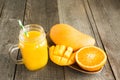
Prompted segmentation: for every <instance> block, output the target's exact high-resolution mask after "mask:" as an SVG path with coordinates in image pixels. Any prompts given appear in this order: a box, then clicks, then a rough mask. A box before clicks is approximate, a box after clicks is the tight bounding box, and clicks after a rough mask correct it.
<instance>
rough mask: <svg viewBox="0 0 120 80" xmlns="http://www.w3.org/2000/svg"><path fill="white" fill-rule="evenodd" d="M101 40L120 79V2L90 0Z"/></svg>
mask: <svg viewBox="0 0 120 80" xmlns="http://www.w3.org/2000/svg"><path fill="white" fill-rule="evenodd" d="M89 5H90V8H91V11H92V14H93V17H94V20H95V23H96V26H97V28H98V32H99V34H100V37H101V40H102V42H103V45H104V47H105V50H106V52H107V54H108V59H109V62H110V65H111V67H112V69H113V73H114V76H115V79H116V80H119V79H120V69H119V65H120V58H119V57H120V54H119V53H120V45H119V44H120V1H119V0H99V1H98V0H89Z"/></svg>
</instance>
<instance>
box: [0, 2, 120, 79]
mask: <svg viewBox="0 0 120 80" xmlns="http://www.w3.org/2000/svg"><path fill="white" fill-rule="evenodd" d="M18 19H21V20H22V21H23V23H24V24H25V25H26V24H29V23H36V24H40V25H42V26H43V28H44V30H45V32H49V30H50V28H51V26H53V25H54V24H57V23H67V24H69V25H72V26H74V28H76V29H77V30H79V31H81V32H84V33H86V34H89V35H91V36H93V37H94V38H95V40H96V46H98V47H100V48H102V49H103V50H104V51H105V52H106V53H107V55H108V61H107V64H106V65H105V67H104V69H103V71H102V72H101V73H98V74H94V75H88V74H83V73H81V72H78V71H75V70H73V69H71V68H69V67H60V66H57V65H55V64H54V63H52V62H51V61H50V60H49V62H48V64H47V66H46V67H44V68H43V69H41V70H38V71H33V72H31V71H28V70H27V69H26V68H25V67H24V65H15V64H14V62H12V61H11V60H10V58H9V55H8V49H9V47H10V46H11V45H13V44H15V43H17V42H18V35H19V30H20V28H19V26H18V23H17V20H18ZM119 57H120V0H0V80H120V69H119V66H120V58H119Z"/></svg>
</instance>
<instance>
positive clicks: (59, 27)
mask: <svg viewBox="0 0 120 80" xmlns="http://www.w3.org/2000/svg"><path fill="white" fill-rule="evenodd" d="M50 38H51V40H52V41H53V42H54V43H55V44H59V45H65V46H67V47H72V48H73V50H74V51H75V50H78V49H80V48H82V47H84V46H89V45H94V44H95V39H94V38H92V37H91V36H89V35H87V34H84V33H82V32H80V31H78V30H76V29H75V28H73V27H72V26H70V25H67V24H56V25H54V26H53V27H52V28H51V29H50Z"/></svg>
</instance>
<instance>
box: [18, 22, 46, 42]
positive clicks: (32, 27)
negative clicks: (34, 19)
mask: <svg viewBox="0 0 120 80" xmlns="http://www.w3.org/2000/svg"><path fill="white" fill-rule="evenodd" d="M24 27H25V29H26V31H27V32H29V31H39V32H40V33H41V35H40V36H38V37H36V38H33V39H26V38H25V37H24V36H23V35H24V31H23V29H21V30H20V34H19V40H20V41H22V42H35V41H37V40H39V41H43V40H44V38H45V36H46V35H45V32H44V29H43V27H42V26H41V25H38V24H28V25H25V26H24Z"/></svg>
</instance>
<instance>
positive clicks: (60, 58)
mask: <svg viewBox="0 0 120 80" xmlns="http://www.w3.org/2000/svg"><path fill="white" fill-rule="evenodd" d="M49 56H50V59H51V61H52V62H54V63H55V64H57V65H60V66H67V65H71V64H73V63H75V53H73V48H71V47H66V46H65V45H56V46H51V47H50V48H49Z"/></svg>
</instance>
